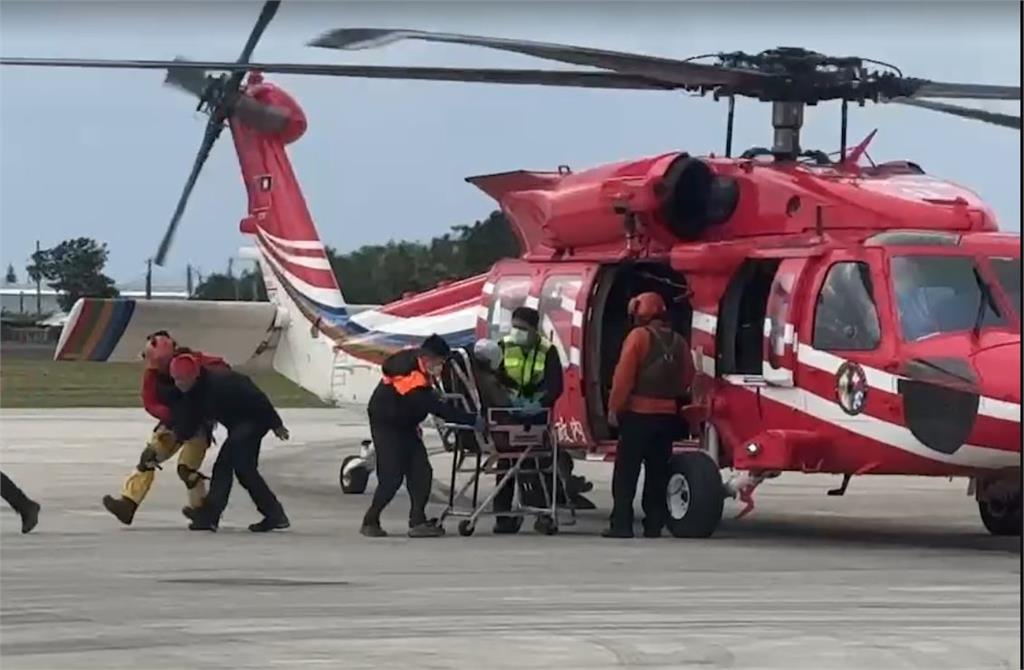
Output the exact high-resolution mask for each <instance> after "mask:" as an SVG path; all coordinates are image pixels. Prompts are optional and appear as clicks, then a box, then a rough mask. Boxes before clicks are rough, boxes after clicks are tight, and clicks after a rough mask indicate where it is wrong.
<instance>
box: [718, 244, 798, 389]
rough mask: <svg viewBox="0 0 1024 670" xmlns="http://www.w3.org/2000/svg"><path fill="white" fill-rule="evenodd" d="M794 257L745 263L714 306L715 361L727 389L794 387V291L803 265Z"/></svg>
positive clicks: (775, 254) (777, 254) (779, 253)
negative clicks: (717, 307) (716, 309)
mask: <svg viewBox="0 0 1024 670" xmlns="http://www.w3.org/2000/svg"><path fill="white" fill-rule="evenodd" d="M797 253H798V252H797ZM797 253H792V254H787V252H786V251H785V250H773V251H772V252H771V254H770V256H768V254H764V255H759V256H757V257H753V258H749V259H747V260H746V261H745V262H744V263H743V264H742V265H741V266H740V268H739V270H737V272H736V274H735V275H734V276H733V278H732V280H731V281H730V283H729V286H728V288H727V289H726V291H725V294H724V295H723V297H722V300H721V303H720V304H719V316H718V327H717V332H716V340H717V342H716V361H715V369H716V372H717V374H718V376H720V377H722V378H724V379H725V380H726V381H728V382H729V383H730V384H733V385H736V386H753V387H761V386H777V387H783V388H787V387H793V386H794V384H795V379H794V371H795V370H796V348H797V339H798V338H797V328H796V324H798V323H799V318H800V313H799V311H800V306H801V304H802V300H801V299H800V297H799V295H798V291H799V290H800V281H801V278H802V276H803V274H804V270H805V269H806V267H807V263H808V258H806V257H800V256H797ZM804 256H806V254H805V255H804Z"/></svg>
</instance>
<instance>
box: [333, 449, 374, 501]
mask: <svg viewBox="0 0 1024 670" xmlns="http://www.w3.org/2000/svg"><path fill="white" fill-rule="evenodd" d="M356 460H362V459H361V458H360V457H359V456H355V455H352V456H346V457H345V460H343V461H342V462H341V469H340V470H339V471H338V483H339V484H341V491H342V492H343V493H349V494H358V493H364V492H365V491H366V485H367V483H369V481H370V469H369V468H368V467H366V464H365V463H363V464H360V465H355V466H351V467H349V464H350V463H351V462H352V461H356ZM346 468H348V472H346V471H345V469H346Z"/></svg>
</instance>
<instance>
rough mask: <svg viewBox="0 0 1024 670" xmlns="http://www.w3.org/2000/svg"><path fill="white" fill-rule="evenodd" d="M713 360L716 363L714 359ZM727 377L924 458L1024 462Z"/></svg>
mask: <svg viewBox="0 0 1024 670" xmlns="http://www.w3.org/2000/svg"><path fill="white" fill-rule="evenodd" d="M704 359H705V361H704V364H705V365H707V364H708V363H709V361H708V359H710V357H709V356H704ZM710 363H711V364H713V363H714V362H713V361H710ZM723 379H724V380H725V381H726V382H728V383H730V384H734V385H736V386H737V387H738V388H743V389H745V390H747V391H749V392H750V393H752V394H753V393H758V394H760V395H761V397H762V398H766V399H768V400H773V401H775V402H777V403H779V404H781V405H785V406H786V407H790V408H792V409H795V410H797V411H798V412H801V413H803V414H806V415H807V416H810V417H812V418H814V419H817V420H819V421H823V422H825V423H829V424H832V425H834V426H838V427H839V428H842V429H843V430H847V431H849V432H851V433H854V434H856V435H860V436H861V437H866V438H870V439H872V440H875V441H876V442H880V443H882V444H885V445H886V446H890V447H893V448H896V449H899V450H901V451H905V452H908V453H911V454H914V455H915V456H920V457H921V458H926V459H928V460H932V461H939V462H941V463H948V464H950V465H960V466H966V467H977V468H1005V467H1013V466H1015V465H1020V454H1019V453H1017V452H1011V451H1004V450H1001V449H991V448H989V447H979V446H977V445H972V444H965V445H963V446H962V447H960V448H959V449H958V450H957V451H956V453H954V454H943V453H941V452H938V451H935V450H934V449H930V448H929V447H927V446H926V445H924V444H922V443H921V442H920V441H919V440H918V439H917V438H916V437H914V434H913V433H911V432H910V430H909V429H907V428H906V427H905V426H901V425H899V424H895V423H890V422H888V421H885V420H883V419H878V418H876V417H873V416H870V415H868V414H859V415H857V416H850V415H848V414H846V413H845V412H844V411H843V410H842V408H840V407H839V405H838V404H837V403H835V402H833V401H831V400H828V399H826V398H822V397H821V396H819V395H817V394H814V393H811V392H810V391H807V390H805V389H802V388H799V387H792V388H780V387H774V386H767V385H765V386H758V387H749V386H743V385H742V384H740V383H739V382H738V381H737V380H735V379H734V378H731V377H724V378H723Z"/></svg>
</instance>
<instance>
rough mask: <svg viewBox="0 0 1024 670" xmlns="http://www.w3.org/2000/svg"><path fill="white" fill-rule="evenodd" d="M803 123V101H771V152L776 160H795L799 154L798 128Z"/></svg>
mask: <svg viewBox="0 0 1024 670" xmlns="http://www.w3.org/2000/svg"><path fill="white" fill-rule="evenodd" d="M803 125H804V103H802V102H773V103H772V128H773V129H774V131H775V132H774V136H773V138H772V153H773V154H774V155H775V158H776V159H777V160H796V158H797V157H798V156H799V155H800V128H801V127H803Z"/></svg>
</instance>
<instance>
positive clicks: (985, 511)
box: [978, 492, 1022, 537]
mask: <svg viewBox="0 0 1024 670" xmlns="http://www.w3.org/2000/svg"><path fill="white" fill-rule="evenodd" d="M978 512H979V513H980V514H981V522H982V523H983V524H985V528H986V529H987V530H988V532H989V533H991V534H992V535H997V536H1003V537H1020V534H1021V525H1022V517H1021V494H1020V492H1017V493H1016V494H1014V495H1011V496H1008V497H1006V498H992V499H990V500H979V501H978Z"/></svg>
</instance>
